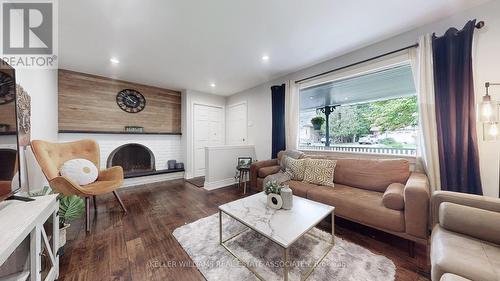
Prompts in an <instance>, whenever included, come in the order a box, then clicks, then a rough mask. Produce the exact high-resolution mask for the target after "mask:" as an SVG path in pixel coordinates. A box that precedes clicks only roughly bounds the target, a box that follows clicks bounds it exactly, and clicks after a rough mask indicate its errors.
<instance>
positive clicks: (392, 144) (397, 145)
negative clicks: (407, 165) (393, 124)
mask: <svg viewBox="0 0 500 281" xmlns="http://www.w3.org/2000/svg"><path fill="white" fill-rule="evenodd" d="M380 143H381V144H383V145H385V146H389V147H394V148H403V144H401V143H399V142H397V141H396V140H395V139H393V138H386V139H383V140H380Z"/></svg>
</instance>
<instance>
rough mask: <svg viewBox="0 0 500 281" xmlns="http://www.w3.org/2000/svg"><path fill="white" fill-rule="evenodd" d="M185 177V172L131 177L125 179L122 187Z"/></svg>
mask: <svg viewBox="0 0 500 281" xmlns="http://www.w3.org/2000/svg"><path fill="white" fill-rule="evenodd" d="M183 178H184V172H178V173H170V174H160V175H152V176H144V177H137V178H130V179H125V181H124V182H123V185H122V188H123V187H134V186H137V185H143V184H148V183H155V182H162V181H167V180H176V179H183Z"/></svg>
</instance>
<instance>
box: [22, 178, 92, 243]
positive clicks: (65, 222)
mask: <svg viewBox="0 0 500 281" xmlns="http://www.w3.org/2000/svg"><path fill="white" fill-rule="evenodd" d="M53 193H54V192H53V191H52V190H51V189H50V187H48V186H45V187H44V188H43V189H42V190H40V191H38V192H31V193H29V195H30V196H31V197H37V196H44V195H49V194H53ZM57 198H58V199H59V212H58V214H59V247H60V248H62V247H63V246H64V245H65V244H66V230H67V229H68V227H69V226H70V224H69V222H71V221H74V220H76V219H79V218H80V217H82V215H83V213H84V212H85V202H84V201H83V199H82V198H80V197H78V196H77V195H69V196H66V195H62V194H59V195H58V196H57Z"/></svg>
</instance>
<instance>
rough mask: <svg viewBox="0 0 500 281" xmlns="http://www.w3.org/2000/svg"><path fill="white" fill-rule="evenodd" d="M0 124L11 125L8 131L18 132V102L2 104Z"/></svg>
mask: <svg viewBox="0 0 500 281" xmlns="http://www.w3.org/2000/svg"><path fill="white" fill-rule="evenodd" d="M0 124H7V125H9V130H8V132H13V133H15V132H16V103H15V102H14V101H12V102H9V103H7V104H0Z"/></svg>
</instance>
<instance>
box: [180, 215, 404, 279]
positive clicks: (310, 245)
mask: <svg viewBox="0 0 500 281" xmlns="http://www.w3.org/2000/svg"><path fill="white" fill-rule="evenodd" d="M241 230H246V231H244V232H243V234H241V235H239V236H237V237H236V238H234V239H233V240H230V241H229V242H227V246H228V247H229V248H230V249H231V250H232V251H233V252H234V253H237V254H238V256H239V257H240V258H242V259H243V260H244V261H245V262H247V263H250V264H251V265H252V266H253V267H254V268H255V269H256V271H257V272H258V273H259V274H260V275H261V276H263V277H264V278H265V279H266V280H283V268H282V266H283V264H282V258H283V249H282V248H281V247H280V246H278V245H277V244H275V243H273V242H271V241H270V240H268V239H266V238H265V237H263V236H262V235H260V234H258V233H256V232H254V231H252V230H250V229H248V228H247V227H246V226H244V225H242V224H240V223H239V222H237V221H236V220H234V219H232V218H230V217H228V216H227V215H223V236H224V237H225V238H227V237H230V236H231V235H233V234H236V233H238V232H239V231H241ZM310 233H311V234H313V235H314V236H316V237H323V238H324V239H329V238H330V237H331V236H330V235H329V234H328V233H326V232H324V231H321V230H319V229H317V228H313V229H312V230H311V231H310ZM173 234H174V237H175V238H176V239H177V241H178V242H179V243H180V244H181V246H182V247H183V248H184V250H185V251H186V252H187V254H188V255H189V256H190V257H191V259H192V260H193V262H194V265H195V266H196V267H197V268H198V269H199V270H200V272H201V273H202V274H203V275H204V276H205V278H206V279H207V280H208V281H212V280H213V281H216V280H238V281H247V280H248V281H250V280H251V281H254V280H258V279H257V277H256V276H255V275H254V274H253V273H252V272H251V271H250V270H248V269H247V268H246V267H245V266H243V265H241V264H240V263H239V262H238V261H237V260H236V259H235V258H234V257H233V256H232V255H231V254H230V253H229V252H228V251H227V250H226V249H224V248H223V247H222V246H220V245H219V215H218V214H215V215H212V216H209V217H206V218H202V219H200V220H198V221H195V222H193V223H190V224H187V225H184V226H181V227H179V228H177V229H176V230H175V231H174V233H173ZM316 237H313V236H312V235H306V236H304V237H302V238H300V239H299V240H297V242H295V243H294V245H292V248H291V249H290V261H291V262H292V264H293V265H294V267H293V268H291V269H290V274H289V280H291V281H292V280H300V276H301V275H303V274H304V273H306V272H307V270H308V269H309V266H310V265H312V264H313V263H314V262H315V261H317V260H318V259H319V258H320V257H321V256H322V254H323V253H324V252H325V251H326V249H327V246H328V243H327V242H324V241H323V240H321V239H318V238H316ZM395 272H396V268H395V266H394V263H393V262H392V261H391V260H389V259H388V258H386V257H384V256H381V255H376V254H374V253H372V252H370V251H369V250H367V249H365V248H363V247H361V246H359V245H356V244H354V243H351V242H348V241H346V240H343V239H341V238H338V237H336V238H335V247H334V248H333V249H332V250H331V251H330V253H329V254H328V255H327V256H326V257H325V258H324V259H323V262H322V263H320V264H319V265H318V267H317V268H316V269H315V270H314V272H313V273H312V274H311V275H310V276H309V278H308V279H307V280H318V281H320V280H356V281H358V280H370V281H377V280H381V281H382V280H383V281H388V280H389V281H390V280H394V278H395V277H394V276H395Z"/></svg>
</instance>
